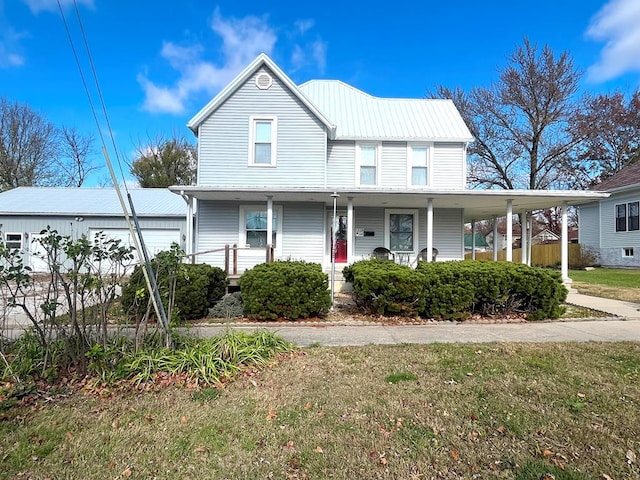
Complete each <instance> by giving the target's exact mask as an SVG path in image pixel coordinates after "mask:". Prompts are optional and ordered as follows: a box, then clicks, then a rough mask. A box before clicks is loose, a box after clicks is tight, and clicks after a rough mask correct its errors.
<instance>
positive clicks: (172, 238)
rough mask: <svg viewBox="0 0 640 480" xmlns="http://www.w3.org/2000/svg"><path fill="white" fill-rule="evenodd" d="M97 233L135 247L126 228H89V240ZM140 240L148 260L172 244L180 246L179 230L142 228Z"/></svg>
mask: <svg viewBox="0 0 640 480" xmlns="http://www.w3.org/2000/svg"><path fill="white" fill-rule="evenodd" d="M98 232H103V233H104V234H105V235H106V236H107V238H112V239H114V240H115V239H119V240H122V243H123V244H124V245H127V246H135V242H134V241H133V240H132V238H131V234H130V232H129V229H127V228H89V239H91V240H93V238H94V237H95V235H96V233H98ZM142 238H143V239H144V244H145V246H146V247H147V252H148V254H149V258H152V257H154V256H155V255H156V253H158V252H160V251H162V250H169V248H170V247H171V244H172V243H177V244H178V245H180V229H177V228H176V229H171V228H143V229H142ZM136 253H137V252H136Z"/></svg>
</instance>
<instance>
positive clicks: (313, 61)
mask: <svg viewBox="0 0 640 480" xmlns="http://www.w3.org/2000/svg"><path fill="white" fill-rule="evenodd" d="M291 65H292V66H293V70H294V71H295V70H299V69H301V68H304V67H309V66H311V67H314V68H315V69H316V70H318V71H319V72H320V73H324V71H325V69H326V67H327V44H326V42H323V41H322V40H319V39H318V40H315V41H314V42H311V43H308V44H306V45H305V46H304V47H302V46H300V45H295V46H294V48H293V53H292V54H291Z"/></svg>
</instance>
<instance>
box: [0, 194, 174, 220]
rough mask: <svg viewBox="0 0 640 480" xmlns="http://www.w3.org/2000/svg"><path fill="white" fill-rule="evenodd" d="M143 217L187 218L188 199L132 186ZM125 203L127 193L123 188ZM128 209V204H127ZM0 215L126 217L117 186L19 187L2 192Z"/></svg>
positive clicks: (139, 212) (139, 213)
mask: <svg viewBox="0 0 640 480" xmlns="http://www.w3.org/2000/svg"><path fill="white" fill-rule="evenodd" d="M129 192H130V193H131V198H132V199H133V205H134V207H135V209H136V213H137V214H138V216H141V217H156V216H157V217H173V216H181V217H184V216H185V215H186V213H187V206H186V203H185V201H184V200H183V199H182V198H181V197H180V196H179V195H176V194H174V193H172V192H170V191H169V190H168V189H165V188H134V189H129ZM123 196H124V198H125V203H127V199H126V192H125V191H124V190H123ZM127 208H128V203H127ZM0 215H78V216H123V213H122V208H121V207H120V201H119V200H118V195H117V193H116V191H115V189H114V188H58V187H18V188H14V189H12V190H8V191H6V192H2V193H0Z"/></svg>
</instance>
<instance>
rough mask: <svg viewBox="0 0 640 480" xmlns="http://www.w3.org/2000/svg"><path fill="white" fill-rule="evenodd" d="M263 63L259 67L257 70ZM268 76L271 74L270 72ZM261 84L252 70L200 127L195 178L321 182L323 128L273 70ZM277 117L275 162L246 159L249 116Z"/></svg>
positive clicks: (206, 181)
mask: <svg viewBox="0 0 640 480" xmlns="http://www.w3.org/2000/svg"><path fill="white" fill-rule="evenodd" d="M264 70H265V69H264V68H263V69H260V71H259V72H257V74H259V73H260V72H263V71H264ZM272 76H273V75H272ZM273 78H274V81H273V85H272V86H271V88H269V89H267V90H260V89H258V88H257V87H256V86H255V83H254V79H255V75H254V76H252V77H251V78H250V79H249V80H248V81H247V82H246V83H245V84H244V85H243V86H242V87H240V88H239V89H238V90H237V91H236V92H235V94H234V95H233V96H231V97H230V98H229V99H228V100H227V101H226V102H225V103H224V104H223V105H222V106H221V107H220V108H219V109H218V110H217V111H215V112H214V113H213V114H212V115H211V116H210V117H209V118H208V119H207V120H205V121H204V122H203V123H202V125H201V126H200V129H199V158H198V184H199V185H216V186H225V187H228V186H238V187H252V186H254V187H263V186H267V187H269V186H271V187H278V186H281V187H296V186H300V184H301V179H302V178H303V179H304V184H305V186H313V187H322V186H324V173H325V165H326V142H327V140H326V132H325V129H324V126H323V125H322V124H321V123H320V122H319V121H318V120H317V118H316V117H315V116H314V115H313V114H312V113H311V112H310V111H309V110H308V109H307V108H306V107H305V106H304V105H303V104H302V103H301V102H300V101H299V100H298V99H297V98H296V97H295V96H294V95H292V94H291V92H290V91H289V90H288V89H287V87H285V86H284V85H283V84H282V83H281V82H280V81H279V80H278V79H277V78H276V77H275V76H273ZM251 115H254V116H255V115H258V116H259V115H265V116H266V115H268V116H276V117H277V127H278V128H277V152H276V163H277V165H276V166H275V167H252V166H249V165H248V155H249V125H250V122H249V118H250V116H251Z"/></svg>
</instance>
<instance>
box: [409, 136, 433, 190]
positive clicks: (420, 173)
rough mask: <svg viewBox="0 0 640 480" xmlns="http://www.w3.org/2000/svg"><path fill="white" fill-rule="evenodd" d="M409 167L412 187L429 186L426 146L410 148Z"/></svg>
mask: <svg viewBox="0 0 640 480" xmlns="http://www.w3.org/2000/svg"><path fill="white" fill-rule="evenodd" d="M409 166H410V172H409V175H410V178H411V184H410V185H411V186H415V187H422V186H427V185H428V184H429V180H428V179H429V176H428V174H429V170H428V149H427V146H426V145H412V146H410V147H409Z"/></svg>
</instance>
